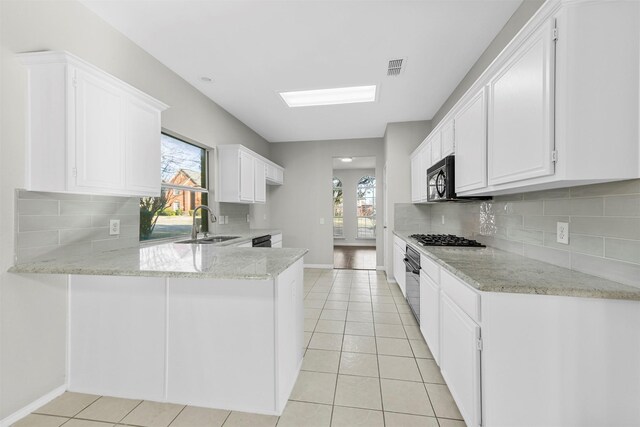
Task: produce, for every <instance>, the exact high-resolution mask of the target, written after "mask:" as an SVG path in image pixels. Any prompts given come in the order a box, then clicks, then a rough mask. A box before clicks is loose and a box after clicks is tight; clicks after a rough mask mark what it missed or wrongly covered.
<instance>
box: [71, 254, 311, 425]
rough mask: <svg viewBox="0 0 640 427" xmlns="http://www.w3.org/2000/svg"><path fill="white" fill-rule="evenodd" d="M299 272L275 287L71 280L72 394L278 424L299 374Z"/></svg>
mask: <svg viewBox="0 0 640 427" xmlns="http://www.w3.org/2000/svg"><path fill="white" fill-rule="evenodd" d="M303 263H304V260H303V259H300V260H298V261H296V262H295V263H294V264H292V265H291V266H289V267H288V268H287V269H286V270H285V271H283V272H282V273H280V274H279V275H278V276H277V277H275V278H273V279H269V280H239V279H238V280H225V279H207V278H174V277H171V278H166V277H126V276H85V275H82V276H75V275H74V276H71V278H70V287H69V347H68V348H69V353H68V355H69V362H68V366H69V372H68V377H67V379H68V390H69V391H74V392H81V393H91V394H97V395H107V396H114V397H123V398H130V399H141V400H142V399H144V400H153V401H160V402H170V403H176V404H181V405H194V406H202V407H208V408H218V409H227V410H235V411H243V412H254V413H262V414H269V415H280V414H281V413H282V411H283V410H284V407H285V405H286V403H287V400H288V398H289V395H290V394H291V391H292V389H293V386H294V384H295V381H296V378H297V375H298V372H299V370H300V367H301V365H302V357H303V347H304V343H303V339H304V334H303V327H304V313H303V310H304V304H303V294H304V288H303V281H304V280H303V274H304V267H303ZM263 271H264V269H262V272H263ZM256 273H261V272H260V271H257V272H256Z"/></svg>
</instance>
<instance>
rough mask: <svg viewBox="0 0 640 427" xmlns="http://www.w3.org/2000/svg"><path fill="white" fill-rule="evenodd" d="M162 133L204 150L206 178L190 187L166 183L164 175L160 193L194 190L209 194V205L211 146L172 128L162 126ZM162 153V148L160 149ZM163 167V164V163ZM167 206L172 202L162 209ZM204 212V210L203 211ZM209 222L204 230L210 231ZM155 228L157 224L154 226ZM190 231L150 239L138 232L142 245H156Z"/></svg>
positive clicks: (183, 236) (180, 237)
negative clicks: (200, 183)
mask: <svg viewBox="0 0 640 427" xmlns="http://www.w3.org/2000/svg"><path fill="white" fill-rule="evenodd" d="M160 134H161V135H166V136H168V137H170V138H173V139H175V140H178V141H180V142H183V143H185V144H189V145H192V146H194V147H196V148H199V149H201V150H203V153H202V156H201V159H202V165H201V172H202V171H204V177H203V178H204V179H202V184H203V185H202V187H189V186H186V185H177V184H169V183H165V182H163V181H162V176H160V194H161V195H162V192H163V191H165V190H173V191H174V192H175V191H179V192H181V193H182V192H193V193H203V194H206V195H207V202H206V205H207V206H209V203H210V202H211V200H209V197H210V195H211V194H212V193H211V191H210V185H209V183H210V181H209V175H210V174H209V159H210V155H211V150H212V149H211V148H210V147H206V146H204V145H203V144H200V143H198V142H196V141H193V140H192V139H190V138H187V137H184V136H182V135H180V134H177V133H175V132H173V131H171V130H168V129H165V128H162V129H161V131H160ZM160 138H162V136H161V137H160ZM158 142H159V143H160V144H162V139H160V140H159V141H158ZM160 150H161V153H162V148H161V149H160ZM161 167H162V165H161ZM175 195H180V196H181V195H182V194H175ZM167 208H172V205H171V204H168V205H165V207H164V208H163V209H162V210H164V209H167ZM201 212H202V211H201ZM208 226H209V224H208V222H207V224H206V225H205V227H203V231H208ZM154 228H155V226H154ZM151 236H153V232H152V233H151ZM189 236H190V233H189V232H187V233H184V234H179V235H174V236H169V237H158V238H148V239H144V240H142V236H141V235H140V234H138V240H139V242H140V244H141V245H154V244H158V243H162V242H168V241H174V240H177V239H183V238H185V237H189Z"/></svg>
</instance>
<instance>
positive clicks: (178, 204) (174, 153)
mask: <svg viewBox="0 0 640 427" xmlns="http://www.w3.org/2000/svg"><path fill="white" fill-rule="evenodd" d="M160 144H161V145H160V147H161V148H160V152H161V162H160V163H161V164H160V174H161V175H160V176H161V179H162V183H161V195H160V197H143V198H142V199H140V240H150V239H161V238H168V237H174V236H180V235H186V234H189V233H190V232H191V225H192V223H193V219H192V217H191V215H192V214H193V210H194V209H195V208H196V206H199V205H206V204H207V201H208V193H207V151H206V150H205V149H203V148H200V147H198V146H195V145H193V144H190V143H188V142H185V141H182V140H180V139H178V138H175V137H173V136H170V135H166V134H162V135H161V138H160ZM205 217H206V215H205ZM197 221H198V222H202V226H201V229H202V230H203V231H206V230H207V227H208V225H209V224H208V222H207V221H202V210H200V211H198V220H197Z"/></svg>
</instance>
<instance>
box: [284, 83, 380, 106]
mask: <svg viewBox="0 0 640 427" xmlns="http://www.w3.org/2000/svg"><path fill="white" fill-rule="evenodd" d="M280 96H281V97H282V99H283V100H284V102H286V103H287V105H288V106H289V107H309V106H313V105H335V104H353V103H357V102H373V101H375V100H376V86H375V85H373V86H353V87H340V88H333V89H318V90H299V91H295V92H280Z"/></svg>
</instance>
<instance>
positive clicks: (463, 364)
mask: <svg viewBox="0 0 640 427" xmlns="http://www.w3.org/2000/svg"><path fill="white" fill-rule="evenodd" d="M479 343H480V327H479V326H478V325H477V324H476V323H475V322H474V321H473V320H471V318H470V317H469V316H467V315H466V314H465V313H464V312H463V311H462V310H461V309H460V308H458V306H457V305H456V304H455V303H454V302H453V301H452V300H451V299H450V298H449V297H448V296H447V294H446V293H444V292H441V293H440V369H441V371H442V376H443V377H444V379H445V381H446V382H447V386H448V387H449V390H450V391H451V395H452V396H453V398H454V400H455V401H456V404H457V405H458V409H459V410H460V413H461V414H462V417H463V418H464V420H465V422H466V423H467V425H468V426H473V427H476V426H480V424H481V420H482V412H481V401H480V345H479Z"/></svg>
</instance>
